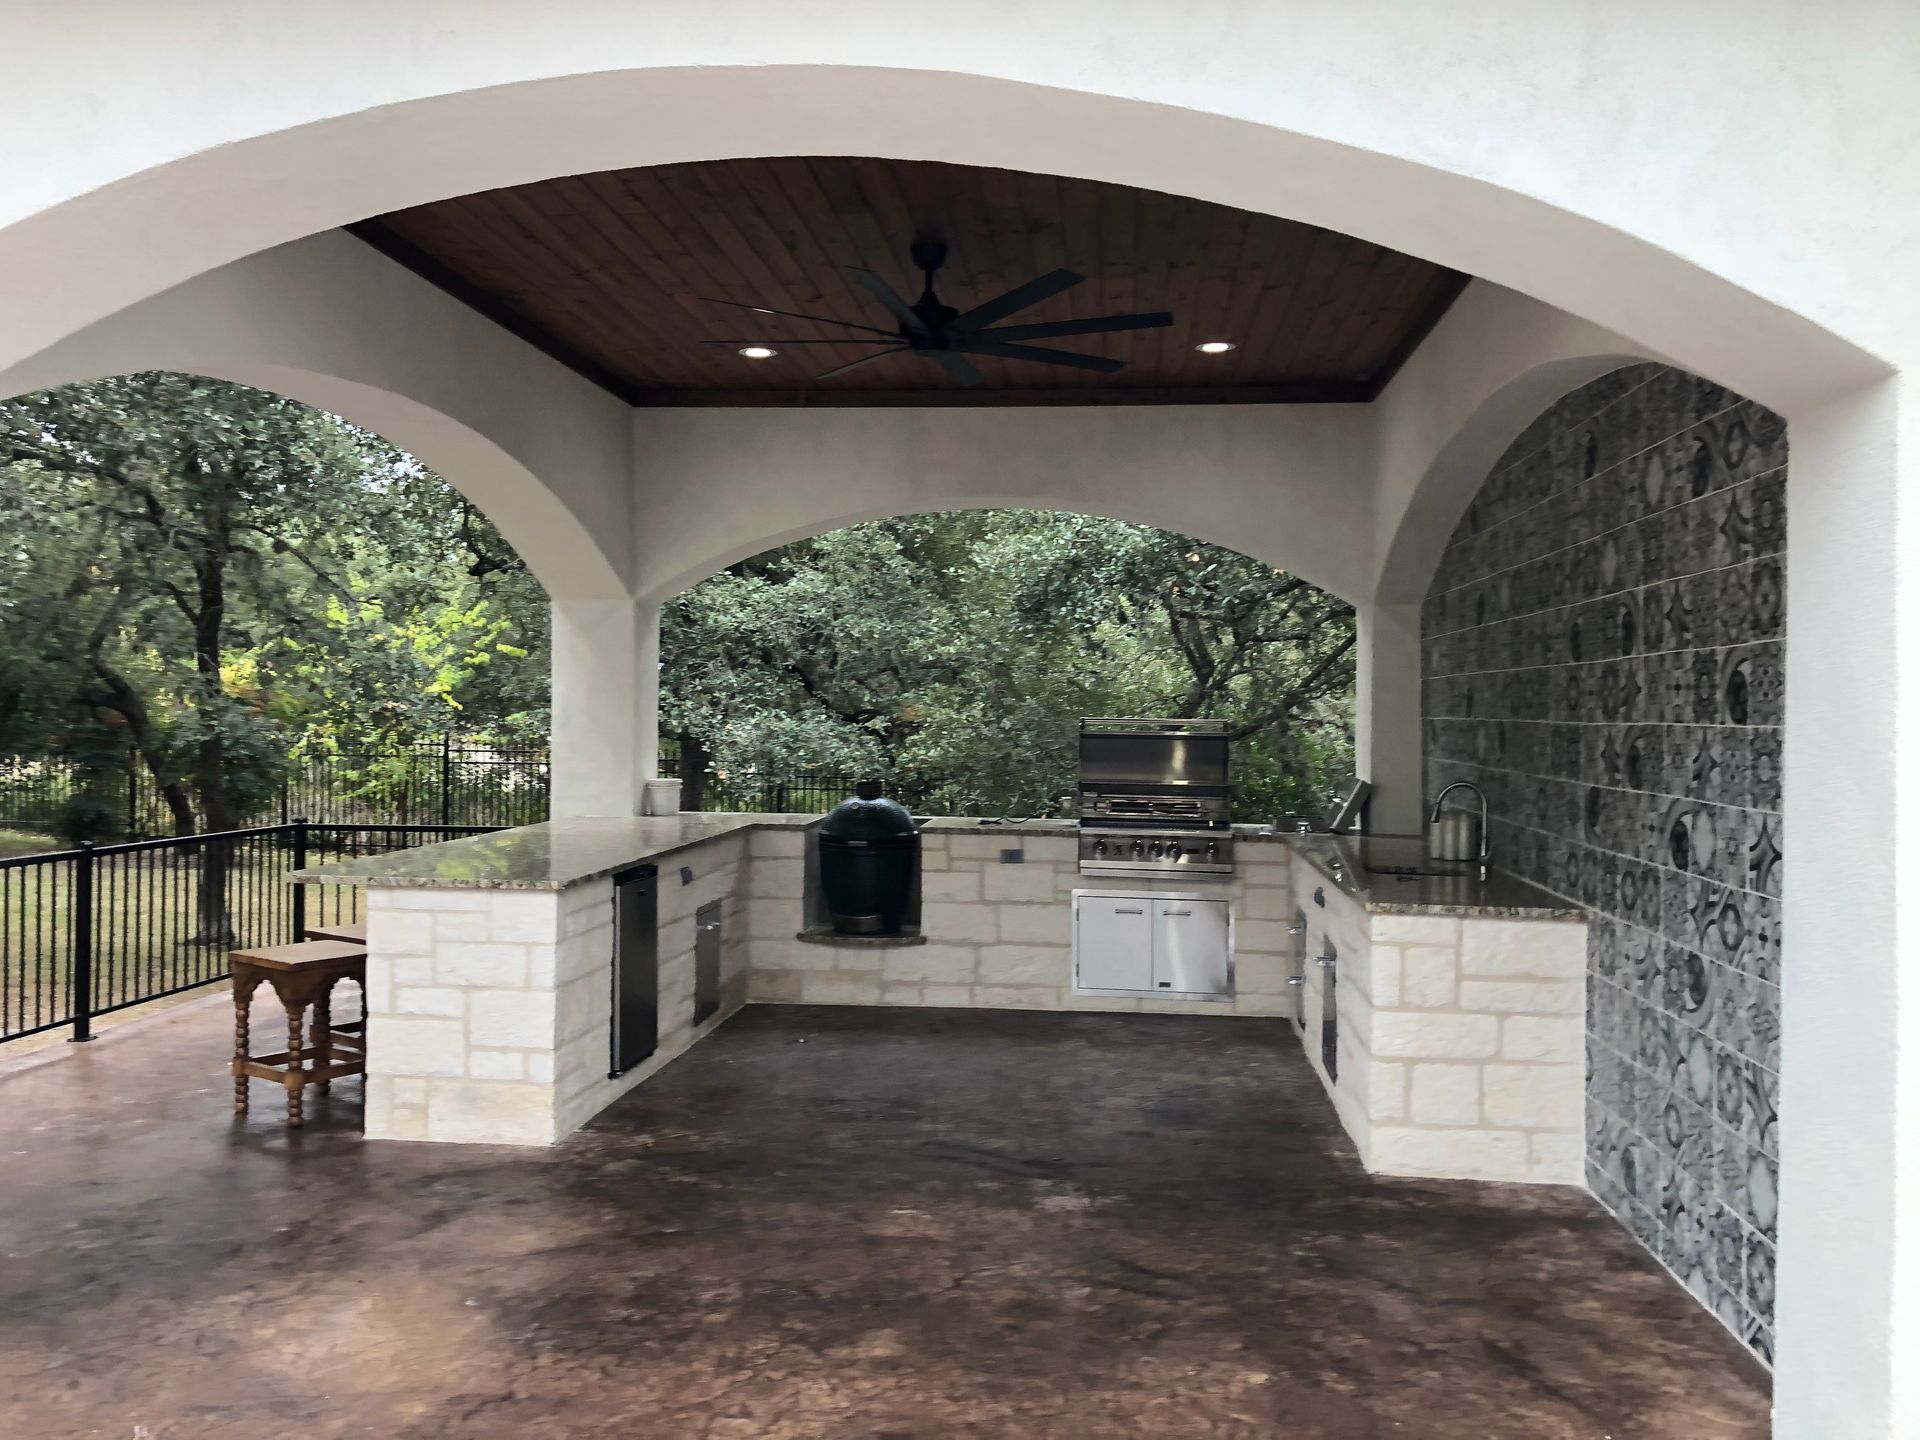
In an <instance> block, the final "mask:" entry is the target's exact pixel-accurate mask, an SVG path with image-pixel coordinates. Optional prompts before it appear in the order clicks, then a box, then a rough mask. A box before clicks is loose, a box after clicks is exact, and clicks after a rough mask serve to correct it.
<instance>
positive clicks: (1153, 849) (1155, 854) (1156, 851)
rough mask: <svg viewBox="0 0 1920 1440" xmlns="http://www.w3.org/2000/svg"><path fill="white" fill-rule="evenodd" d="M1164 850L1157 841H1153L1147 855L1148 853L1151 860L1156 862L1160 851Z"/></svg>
mask: <svg viewBox="0 0 1920 1440" xmlns="http://www.w3.org/2000/svg"><path fill="white" fill-rule="evenodd" d="M1164 848H1165V847H1164V846H1163V845H1161V843H1160V842H1159V841H1158V840H1156V841H1154V842H1153V844H1152V846H1151V847H1149V851H1148V853H1150V854H1151V855H1152V856H1153V858H1154V859H1156V860H1158V859H1159V858H1160V852H1161V851H1162V850H1163V849H1164Z"/></svg>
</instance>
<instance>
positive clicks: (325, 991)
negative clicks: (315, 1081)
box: [313, 978, 334, 1095]
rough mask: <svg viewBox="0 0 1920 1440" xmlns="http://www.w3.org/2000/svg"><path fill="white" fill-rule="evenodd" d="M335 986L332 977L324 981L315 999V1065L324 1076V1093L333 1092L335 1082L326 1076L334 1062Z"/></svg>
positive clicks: (322, 1090) (321, 1088) (322, 1086)
mask: <svg viewBox="0 0 1920 1440" xmlns="http://www.w3.org/2000/svg"><path fill="white" fill-rule="evenodd" d="M333 986H334V980H333V979H332V978H329V979H326V980H324V981H322V982H321V984H320V993H319V994H318V995H316V996H315V997H314V1001H313V1065H314V1069H315V1070H316V1071H318V1072H319V1074H320V1075H321V1077H322V1078H321V1081H320V1093H321V1094H322V1095H330V1094H332V1093H333V1082H332V1081H331V1080H328V1079H326V1078H325V1076H326V1073H327V1066H329V1065H331V1064H332V1063H333Z"/></svg>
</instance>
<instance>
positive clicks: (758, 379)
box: [349, 157, 1466, 405]
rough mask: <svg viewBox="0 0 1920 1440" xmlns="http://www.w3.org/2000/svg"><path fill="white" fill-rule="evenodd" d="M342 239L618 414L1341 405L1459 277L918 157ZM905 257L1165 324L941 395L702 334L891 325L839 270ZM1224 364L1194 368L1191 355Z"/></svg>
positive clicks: (1359, 244)
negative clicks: (1078, 358)
mask: <svg viewBox="0 0 1920 1440" xmlns="http://www.w3.org/2000/svg"><path fill="white" fill-rule="evenodd" d="M349 228H350V229H351V230H352V231H353V233H355V234H356V235H358V236H360V237H361V238H362V239H363V240H365V241H367V242H368V243H369V244H372V245H374V246H376V247H377V248H379V249H380V250H382V251H383V252H385V253H386V254H388V255H390V256H392V257H393V258H394V259H396V260H399V261H400V262H401V263H403V264H405V265H407V266H409V267H410V268H412V269H414V270H415V271H417V272H418V273H420V274H421V275H423V276H425V277H426V278H427V279H429V280H431V281H433V282H434V283H435V284H436V285H439V286H441V287H442V288H443V289H446V290H448V291H450V292H451V293H453V294H454V295H456V296H458V297H459V298H460V299H462V300H464V301H466V302H467V303H468V304H470V305H472V306H473V307H474V308H476V309H478V310H480V311H481V312H482V313H484V314H486V315H488V316H490V317H491V318H492V319H494V320H496V321H498V322H499V323H500V324H502V325H503V326H505V327H506V328H508V329H509V330H512V331H513V332H514V333H515V334H517V335H519V336H521V337H522V338H524V339H526V340H528V341H530V342H532V343H534V344H536V345H538V346H540V347H541V348H542V349H543V350H545V351H547V353H549V354H551V355H553V356H554V357H555V358H556V359H559V360H561V361H563V362H564V363H566V364H568V365H570V366H572V367H573V368H574V369H575V370H577V371H579V372H580V373H581V374H583V375H586V376H587V377H589V378H590V379H592V380H594V381H595V382H596V383H598V384H600V385H603V386H605V387H606V388H607V389H608V390H610V391H612V392H614V393H615V394H617V395H619V396H620V397H621V398H623V399H625V400H626V401H628V402H629V403H631V404H635V405H1048V404H1053V405H1090V404H1196V403H1200V404H1204V403H1228V404H1231V403H1259V404H1269V403H1276V402H1311V401H1318V402H1326V401H1366V400H1371V399H1372V398H1373V397H1374V396H1375V395H1376V394H1378V393H1379V391H1380V389H1381V387H1382V386H1384V385H1385V384H1386V382H1387V381H1388V380H1389V379H1391V378H1392V376H1393V373H1394V371H1395V370H1397V369H1398V368H1399V366H1400V365H1401V363H1402V362H1403V361H1405V359H1406V358H1407V356H1408V355H1410V354H1411V353H1412V352H1413V349H1414V348H1415V347H1416V346H1417V345H1418V344H1419V343H1420V341H1421V340H1422V339H1423V338H1425V336H1426V334H1427V332H1428V331H1429V330H1430V329H1432V327H1433V325H1434V324H1435V322H1436V321H1438V320H1439V318H1440V316H1441V315H1442V314H1443V313H1444V312H1445V311H1446V308H1447V306H1448V305H1450V304H1451V303H1452V302H1453V300H1454V298H1455V297H1456V296H1457V295H1458V294H1459V293H1460V290H1461V289H1462V287H1463V286H1464V285H1465V284H1466V277H1465V276H1463V275H1460V274H1458V273H1456V272H1455V271H1451V270H1447V269H1444V268H1442V267H1440V266H1437V265H1433V264H1430V263H1428V262H1426V261H1424V260H1417V259H1414V258H1413V257H1412V256H1409V255H1403V254H1400V253H1399V252H1398V251H1394V250H1387V249H1383V248H1382V247H1381V246H1378V245H1373V244H1369V243H1368V242H1366V241H1364V240H1356V239H1354V238H1353V237H1351V236H1348V235H1340V234H1336V233H1334V232H1333V231H1329V230H1321V229H1317V228H1315V227H1313V226H1311V225H1301V224H1297V223H1295V222H1293V221H1289V220H1280V219H1275V218H1273V217H1271V216H1266V215H1255V214H1251V213H1248V212H1246V211H1243V210H1235V209H1232V208H1229V207H1227V206H1223V205H1212V204H1207V203H1205V202H1203V201H1198V200H1189V199H1181V198H1179V197H1176V196H1171V195H1161V194H1157V193H1155V192H1152V191H1148V190H1135V189H1131V188H1128V187H1126V186H1120V185H1106V184H1100V183H1097V182H1094V181H1088V180H1068V179H1062V178H1059V177H1057V176H1051V175H1030V174H1024V173H1020V172H1017V171H1010V170H990V169H983V168H977V167H974V166H964V165H943V164H936V163H932V162H926V161H898V160H872V159H859V158H848V157H811V158H808V157H799V158H785V159H753V160H725V161H703V162H699V163H695V164H685V165H661V166H653V167H648V168H644V169H635V170H613V171H605V172H602V173H600V174H595V175H575V176H569V177H567V178H564V179H558V180H543V181H540V182H537V183H535V184H531V185H518V186H514V187H511V188H509V189H503V190H489V191H486V192H484V193H482V194H477V195H465V196H461V197H460V198H458V199H454V200H442V201H438V202H436V203H434V204H431V205H422V206H419V207H417V208H415V209H411V210H402V211H396V212H394V213H392V214H388V215H381V216H379V217H377V218H375V219H372V220H368V221H363V222H361V223H359V224H357V225H353V226H351V227H349ZM916 238H927V239H940V240H945V241H946V242H947V243H948V245H949V247H950V252H951V253H950V256H949V259H948V261H947V265H946V268H945V269H944V270H943V271H941V274H940V280H939V285H938V291H939V295H940V298H941V300H943V301H944V302H946V303H947V304H949V305H954V306H957V307H959V308H960V309H962V310H965V309H967V308H968V307H970V306H972V305H977V304H979V303H980V302H982V301H984V300H988V299H991V298H993V297H994V296H996V295H999V294H1000V293H1002V292H1003V291H1006V290H1010V289H1012V288H1013V287H1014V286H1015V285H1019V284H1021V283H1023V282H1025V281H1027V280H1030V279H1032V278H1033V277H1035V276H1037V275H1040V274H1042V273H1044V272H1046V271H1049V270H1053V269H1056V268H1059V267H1066V268H1068V269H1071V270H1075V271H1077V272H1079V273H1080V274H1082V275H1085V276H1086V277H1087V279H1086V281H1085V282H1084V283H1082V284H1080V285H1077V286H1075V287H1074V288H1072V289H1071V290H1068V291H1066V292H1065V293H1064V294H1061V295H1058V296H1055V297H1053V298H1052V299H1050V300H1047V301H1045V302H1043V303H1042V304H1039V305H1036V306H1034V307H1033V308H1032V309H1031V310H1025V311H1022V312H1020V313H1019V314H1018V315H1016V316H1013V317H1010V318H1009V320H1007V321H1005V322H1002V323H1021V324H1024V323H1029V322H1033V321H1042V320H1065V319H1084V318H1087V317H1091V316H1096V315H1105V314H1112V313H1115V312H1132V311H1143V310H1170V311H1172V312H1173V316H1174V323H1173V324H1172V325H1171V326H1169V327H1167V328H1165V329H1158V330H1146V331H1137V332H1133V333H1121V334H1112V335H1088V336H1076V337H1073V338H1071V339H1060V340H1049V341H1044V342H1038V343H1044V344H1046V345H1049V346H1052V347H1054V348H1059V349H1071V350H1078V351H1082V352H1084V353H1088V354H1095V355H1107V356H1112V357H1114V358H1116V359H1120V360H1124V361H1126V362H1127V365H1126V368H1125V369H1124V370H1121V371H1118V372H1116V373H1113V374H1110V375H1103V374H1099V373H1095V372H1088V371H1081V370H1069V369H1065V368H1063V367H1058V366H1052V365H1039V364H1032V363H1028V362H1023V361H1018V360H1002V359H990V358H980V359H978V360H977V361H976V364H977V365H978V368H979V370H980V372H981V374H982V376H983V377H984V383H983V384H982V385H980V386H977V387H973V388H967V387H963V386H961V385H960V384H959V383H958V382H956V381H955V380H953V379H952V378H951V377H949V376H948V375H947V374H946V372H945V371H944V370H942V369H941V368H940V367H939V366H938V365H937V364H935V363H934V362H933V361H930V360H927V359H925V358H923V357H919V356H912V355H900V356H895V357H892V358H890V359H888V360H885V361H882V362H879V363H877V364H873V365H868V366H863V367H862V368H860V369H858V370H856V371H854V372H852V373H851V374H848V375H845V376H838V377H835V378H833V379H828V380H820V379H817V378H815V377H816V376H817V375H818V374H819V373H820V372H821V371H825V370H830V369H832V368H833V367H835V366H837V365H842V364H845V363H847V362H848V361H851V360H855V359H858V358H860V357H861V356H862V355H866V354H870V353H872V351H871V347H869V346H864V345H860V344H853V343H849V344H831V345H821V344H810V345H797V346H789V347H787V348H785V349H781V352H780V354H779V355H778V356H776V357H775V358H773V359H771V360H760V361H754V360H748V359H746V358H744V357H742V356H741V355H739V354H738V353H736V352H735V351H734V350H733V349H731V348H728V347H725V346H716V345H702V344H701V343H700V342H701V341H702V340H708V339H729V338H736V337H737V338H739V339H741V340H742V341H747V340H753V341H764V342H765V343H767V344H768V345H771V346H773V347H774V348H776V349H780V346H781V342H782V341H787V340H800V339H804V340H816V341H817V340H843V339H844V338H845V335H846V333H847V332H843V331H840V330H837V329H834V328H832V327H829V326H819V325H813V324H809V323H807V322H806V321H800V320H786V319H779V318H775V317H769V316H764V315H757V314H753V313H751V312H748V311H744V310H735V309H731V308H729V307H726V306H722V305H715V304H711V303H709V302H708V301H706V300H703V299H702V298H701V297H703V296H717V297H720V298H722V299H727V300H737V301H744V302H747V303H750V304H759V305H766V306H769V307H771V308H774V309H779V310H793V311H801V312H805V313H808V314H814V315H825V316H831V317H835V318H838V319H843V320H851V321H856V322H858V323H861V324H867V325H879V326H886V327H889V328H891V326H892V323H893V322H892V321H891V320H890V319H889V318H888V317H887V315H886V312H885V311H884V310H882V309H881V307H880V306H879V305H878V304H877V303H876V302H875V301H874V299H873V298H872V297H871V296H870V295H868V294H867V293H866V292H865V291H864V290H862V289H861V288H860V287H859V286H858V285H857V284H856V283H855V282H854V281H853V279H852V277H851V276H849V275H848V274H847V267H848V266H862V267H865V268H867V269H870V270H873V271H875V272H876V273H878V274H879V275H880V276H882V277H883V278H884V279H886V280H887V281H888V282H889V283H890V284H891V285H893V287H894V288H895V290H896V291H898V292H899V293H900V294H901V295H902V296H903V297H904V298H906V299H907V300H909V301H911V300H913V299H914V298H915V297H916V296H917V295H918V294H919V292H920V283H919V275H918V273H917V272H916V271H915V270H914V269H913V267H912V263H911V261H910V260H909V258H908V255H907V247H908V245H909V243H910V242H911V241H913V240H914V239H916ZM1216 339H1219V340H1230V341H1232V342H1233V343H1234V344H1235V345H1236V346H1237V347H1238V348H1236V349H1234V350H1232V351H1230V352H1228V353H1227V354H1224V355H1202V354H1199V353H1197V352H1196V351H1195V349H1194V346H1196V345H1197V344H1199V343H1200V342H1201V341H1204V340H1216Z"/></svg>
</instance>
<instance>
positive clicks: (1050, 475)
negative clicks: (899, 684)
mask: <svg viewBox="0 0 1920 1440" xmlns="http://www.w3.org/2000/svg"><path fill="white" fill-rule="evenodd" d="M633 424H634V445H633V452H634V484H635V493H636V495H637V497H638V499H639V504H638V505H637V507H636V509H635V531H634V540H633V553H634V557H635V571H636V575H637V577H638V578H639V582H640V587H641V589H642V591H643V592H644V593H646V594H648V595H652V596H656V597H658V598H665V597H667V596H669V595H673V594H677V593H678V592H679V591H681V590H684V589H685V588H686V587H687V586H689V585H691V584H694V583H695V582H696V581H699V580H702V579H704V578H706V577H707V576H708V575H711V574H713V573H714V571H716V570H719V569H721V568H722V567H724V566H726V565H730V564H732V563H733V562H734V561H736V560H742V559H745V558H746V557H747V556H749V555H753V554H757V553H758V552H760V551H762V550H765V549H768V548H769V547H771V546H773V545H778V544H782V543H784V542H786V541H788V540H793V539H797V538H799V537H801V536H805V535H817V534H819V533H821V532H822V531H826V530H832V529H837V528H838V527H840V526H842V525H849V524H852V523H854V522H856V521H860V520H871V519H874V518H876V517H879V516H883V515H900V514H912V513H920V512H926V511H934V510H964V509H973V508H978V507H983V506H995V505H1014V506H1024V507H1028V508H1034V509H1052V510H1073V511H1078V512H1082V513H1085V514H1090V515H1110V516H1114V517H1116V518H1118V519H1123V520H1132V521H1136V522H1138V523H1140V524H1143V525H1157V526H1161V527H1163V528H1165V529H1168V530H1176V531H1180V532H1181V533H1183V534H1188V535H1194V536H1197V537H1199V538H1200V539H1203V540H1211V541H1214V542H1215V543H1217V544H1221V545H1227V546H1231V547H1232V548H1234V549H1236V550H1239V551H1241V552H1243V553H1245V554H1248V555H1252V556H1254V557H1255V558H1256V559H1260V560H1265V561H1267V562H1268V563H1270V564H1273V565H1277V566H1280V567H1282V568H1284V569H1287V570H1291V571H1293V572H1294V573H1296V574H1298V575H1300V576H1302V577H1303V578H1305V579H1308V580H1310V581H1312V582H1313V583H1314V584H1316V585H1319V586H1321V587H1323V588H1325V589H1328V590H1332V591H1334V592H1336V593H1338V594H1340V595H1343V596H1349V597H1350V596H1353V595H1356V594H1360V593H1363V592H1364V591H1365V589H1366V588H1367V585H1368V581H1369V577H1370V573H1371V567H1372V563H1373V555H1372V506H1371V495H1370V489H1371V485H1372V471H1373V459H1372V446H1373V440H1372V430H1373V425H1372V417H1371V412H1370V410H1369V409H1368V407H1366V406H1363V405H1152V406H1097V405H1096V406H1085V407H1054V406H1046V407H1036V408H1031V409H1015V410H997V409H972V408H965V409H950V410H932V409H892V408H888V409H875V410H843V409H831V410H829V409H821V410H771V409H769V410H706V409H689V410H644V409H643V410H636V411H634V417H633Z"/></svg>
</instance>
